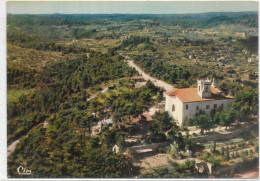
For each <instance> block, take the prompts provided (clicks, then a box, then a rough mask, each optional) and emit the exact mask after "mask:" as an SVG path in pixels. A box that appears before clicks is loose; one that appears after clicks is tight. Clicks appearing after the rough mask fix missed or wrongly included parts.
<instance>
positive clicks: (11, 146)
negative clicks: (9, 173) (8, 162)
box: [7, 139, 19, 158]
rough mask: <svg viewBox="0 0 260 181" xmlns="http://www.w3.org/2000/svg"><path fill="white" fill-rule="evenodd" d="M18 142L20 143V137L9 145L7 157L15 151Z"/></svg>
mask: <svg viewBox="0 0 260 181" xmlns="http://www.w3.org/2000/svg"><path fill="white" fill-rule="evenodd" d="M17 143H19V139H18V140H16V141H14V142H13V143H12V144H11V145H9V146H8V147H7V158H8V157H9V156H10V155H11V153H12V152H13V151H14V149H15V147H16V145H17Z"/></svg>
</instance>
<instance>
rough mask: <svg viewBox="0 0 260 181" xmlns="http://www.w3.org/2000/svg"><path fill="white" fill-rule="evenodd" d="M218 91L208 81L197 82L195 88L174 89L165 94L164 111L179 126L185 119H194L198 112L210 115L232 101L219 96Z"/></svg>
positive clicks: (230, 98) (229, 98)
mask: <svg viewBox="0 0 260 181" xmlns="http://www.w3.org/2000/svg"><path fill="white" fill-rule="evenodd" d="M220 92H221V91H220V90H219V89H217V88H216V86H215V84H214V80H213V83H211V81H210V80H199V81H198V87H197V88H184V89H174V90H172V91H168V92H166V94H165V97H166V100H165V111H168V113H169V115H170V116H171V117H173V118H174V119H175V120H176V121H177V122H178V124H179V125H182V123H183V121H184V120H185V119H194V118H195V116H196V114H197V113H199V111H200V110H201V111H204V112H205V113H207V114H210V111H211V110H212V109H214V108H218V107H222V108H223V109H225V108H227V107H228V106H229V103H231V102H232V101H233V98H232V97H225V96H222V95H220Z"/></svg>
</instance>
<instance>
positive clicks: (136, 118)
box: [132, 112, 153, 123]
mask: <svg viewBox="0 0 260 181" xmlns="http://www.w3.org/2000/svg"><path fill="white" fill-rule="evenodd" d="M142 116H144V117H145V118H146V121H152V120H153V118H152V117H151V115H150V114H149V113H148V112H144V113H143V114H142V115H138V116H137V117H135V118H133V119H132V122H133V123H137V122H139V121H140V120H141V118H142Z"/></svg>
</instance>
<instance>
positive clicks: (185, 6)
mask: <svg viewBox="0 0 260 181" xmlns="http://www.w3.org/2000/svg"><path fill="white" fill-rule="evenodd" d="M241 11H258V2H257V1H222V2H221V1H207V2H206V1H204V2H203V1H124V2H123V1H110V2H109V1H83V2H82V1H76V2H75V1H74V2H72V1H55V2H54V1H52V2H51V1H38V2H35V1H34V2H30V1H27V2H26V1H23V2H21V1H15V2H14V1H9V2H7V13H13V14H53V13H61V14H115V13H118V14H185V13H205V12H241Z"/></svg>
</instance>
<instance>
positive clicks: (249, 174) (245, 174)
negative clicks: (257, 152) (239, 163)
mask: <svg viewBox="0 0 260 181" xmlns="http://www.w3.org/2000/svg"><path fill="white" fill-rule="evenodd" d="M234 178H247V179H254V178H255V179H256V178H259V169H253V170H249V171H246V172H242V173H237V174H235V175H234Z"/></svg>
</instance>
